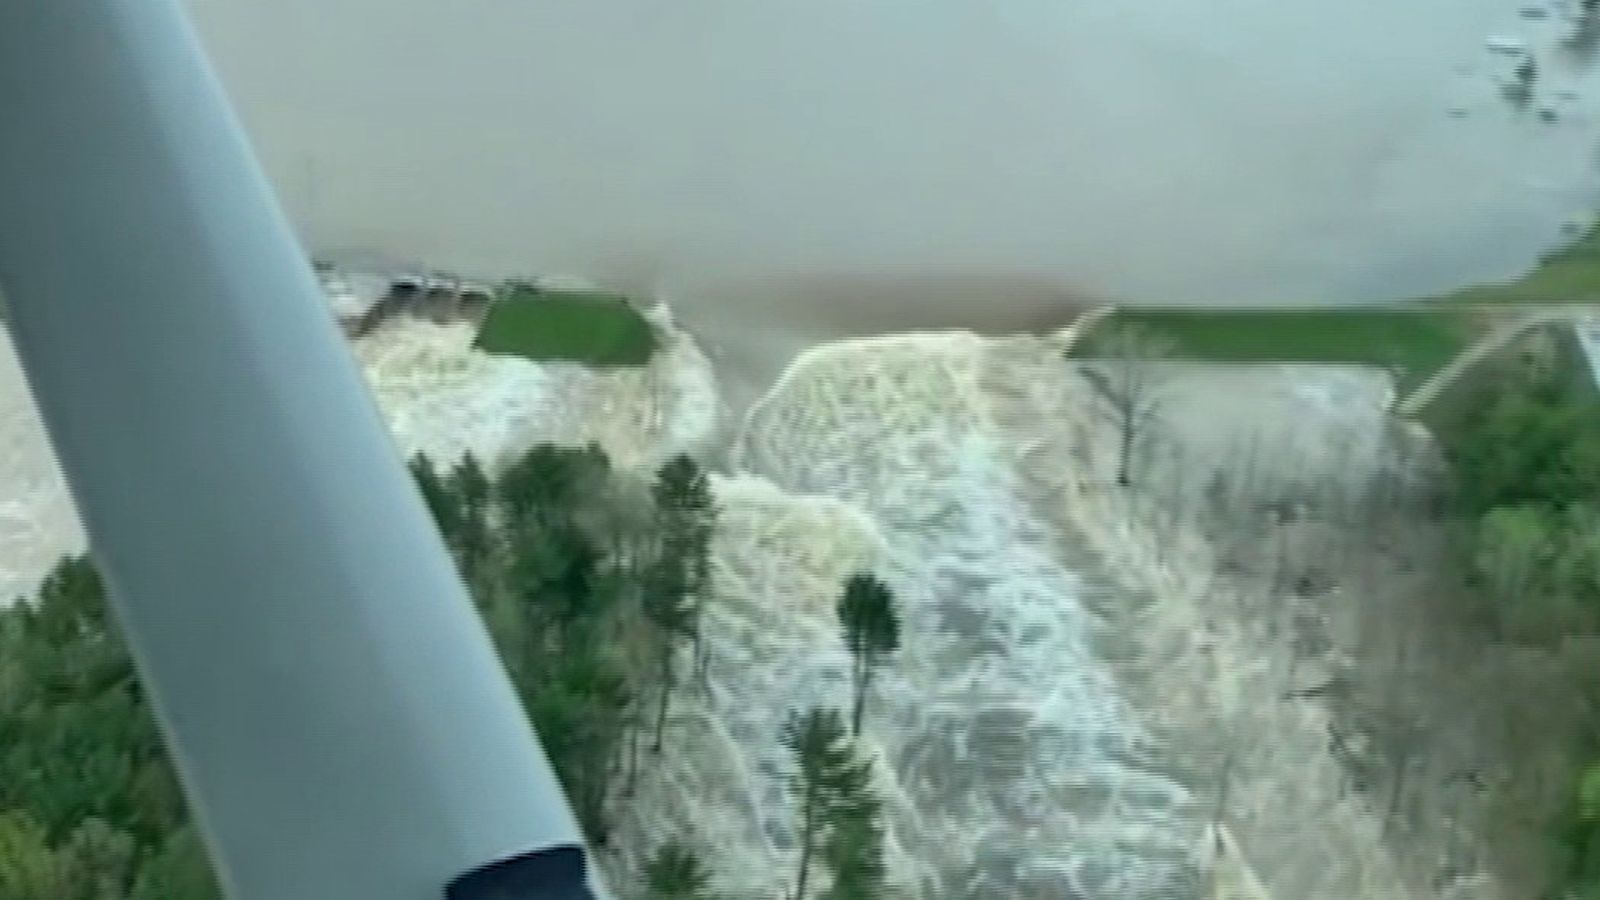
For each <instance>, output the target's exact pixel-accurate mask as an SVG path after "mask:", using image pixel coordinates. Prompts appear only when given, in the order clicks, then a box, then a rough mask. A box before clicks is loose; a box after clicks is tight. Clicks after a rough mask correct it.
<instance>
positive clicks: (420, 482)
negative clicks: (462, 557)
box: [410, 453, 461, 552]
mask: <svg viewBox="0 0 1600 900" xmlns="http://www.w3.org/2000/svg"><path fill="white" fill-rule="evenodd" d="M410 468H411V477H412V478H414V479H415V480H416V482H417V489H418V490H420V491H421V492H422V499H423V501H425V502H426V503H427V504H428V512H429V513H431V514H432V515H433V522H434V524H435V525H437V526H438V528H439V534H440V535H441V536H442V537H443V538H444V542H445V545H446V546H448V547H449V548H450V549H451V550H452V552H453V551H454V550H455V548H456V543H457V540H458V538H459V536H460V533H461V508H460V505H459V504H457V502H456V498H455V495H454V494H453V493H452V492H451V490H450V486H449V485H448V484H446V483H445V480H444V479H443V478H440V477H439V473H438V471H437V470H436V469H434V467H433V460H431V459H429V458H428V457H427V454H424V453H418V454H417V455H415V456H413V457H411V463H410Z"/></svg>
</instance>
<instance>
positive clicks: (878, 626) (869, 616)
mask: <svg viewBox="0 0 1600 900" xmlns="http://www.w3.org/2000/svg"><path fill="white" fill-rule="evenodd" d="M839 622H840V624H841V625H842V626H843V627H844V641H845V645H846V646H847V647H849V648H850V656H851V660H852V671H851V674H852V676H853V682H852V683H853V685H854V690H855V702H854V705H853V707H852V709H851V715H850V731H851V733H852V734H860V733H861V714H862V711H863V710H864V709H865V708H866V702H867V690H868V688H869V687H870V686H871V684H872V676H873V674H874V673H875V672H876V670H877V668H878V667H879V666H880V665H882V663H883V661H884V658H885V657H887V656H888V655H889V654H891V653H893V652H895V651H896V650H898V649H900V617H899V615H898V614H897V613H896V612H895V608H894V595H893V594H892V593H891V592H890V591H889V586H888V585H886V584H884V583H883V582H882V581H879V580H878V579H877V578H876V577H874V576H872V575H855V576H852V577H851V579H850V580H849V581H848V582H846V584H845V589H844V595H843V596H842V597H840V598H839Z"/></svg>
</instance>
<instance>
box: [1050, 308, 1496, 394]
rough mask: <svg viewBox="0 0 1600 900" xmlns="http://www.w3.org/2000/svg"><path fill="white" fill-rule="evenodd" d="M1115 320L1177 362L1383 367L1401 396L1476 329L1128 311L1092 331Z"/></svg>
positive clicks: (1396, 321) (1443, 323) (1359, 319)
mask: <svg viewBox="0 0 1600 900" xmlns="http://www.w3.org/2000/svg"><path fill="white" fill-rule="evenodd" d="M1116 322H1122V323H1126V324H1136V325H1138V326H1139V327H1140V328H1141V329H1143V330H1146V331H1149V332H1151V333H1153V334H1158V335H1161V336H1163V337H1164V338H1166V339H1167V340H1169V341H1170V342H1171V343H1172V354H1171V355H1172V356H1173V357H1174V358H1176V359H1190V360H1201V361H1207V362H1240V363H1247V362H1260V363H1271V362H1292V363H1349V364H1353V365H1372V366H1382V367H1387V368H1392V369H1395V370H1396V371H1397V372H1398V374H1399V378H1400V386H1401V389H1402V390H1404V389H1406V388H1409V387H1413V386H1415V385H1416V384H1418V383H1420V382H1421V381H1423V380H1424V379H1426V378H1427V377H1428V376H1429V375H1430V374H1432V373H1433V372H1434V371H1436V370H1437V369H1439V367H1441V366H1443V365H1444V364H1445V363H1446V362H1448V361H1449V360H1450V358H1451V357H1453V356H1454V355H1455V354H1456V353H1457V352H1459V351H1460V350H1461V349H1462V348H1463V347H1465V346H1466V345H1467V344H1468V343H1470V342H1471V340H1472V338H1473V337H1474V336H1475V335H1476V334H1477V333H1478V331H1479V325H1478V322H1477V319H1476V317H1474V316H1471V315H1468V314H1465V313H1463V312H1462V311H1461V310H1455V309H1443V308H1432V307H1428V308H1418V307H1404V308H1399V309H1375V308H1371V307H1360V308H1349V307H1336V308H1311V309H1265V310H1256V309H1191V308H1180V309H1172V308H1161V309H1147V308H1130V309H1120V310H1118V311H1117V312H1116V313H1115V314H1113V316H1112V318H1111V319H1110V320H1109V321H1108V322H1105V323H1101V325H1100V326H1097V327H1101V328H1103V327H1106V326H1107V325H1110V324H1112V323H1116ZM1092 346H1093V341H1089V342H1087V344H1086V347H1092ZM1081 352H1084V353H1089V352H1092V350H1087V349H1085V350H1083V351H1081Z"/></svg>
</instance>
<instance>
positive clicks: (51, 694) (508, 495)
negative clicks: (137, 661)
mask: <svg viewBox="0 0 1600 900" xmlns="http://www.w3.org/2000/svg"><path fill="white" fill-rule="evenodd" d="M411 470H412V474H413V475H414V476H415V479H416V481H417V485H418V487H419V489H420V491H421V493H422V495H423V498H424V499H425V501H426V502H427V505H428V508H429V510H430V511H431V513H432V514H433V517H434V519H435V521H436V522H437V523H438V526H439V530H440V533H441V535H442V536H443V537H444V539H445V542H446V544H447V546H448V547H449V549H450V552H451V553H452V554H453V555H454V557H455V559H456V561H457V563H458V565H459V568H460V570H461V573H462V576H463V579H464V580H465V581H466V583H467V585H468V587H469V589H470V591H471V594H472V596H473V598H474V601H475V603H476V604H477V606H478V609H479V611H480V613H481V614H482V615H483V617H484V620H485V622H486V623H487V625H488V627H489V631H490V634H491V636H492V638H493V639H494V641H495V644H496V646H497V648H498V649H499V651H500V655H501V659H502V661H503V662H504V664H505V666H506V669H507V672H508V673H509V675H510V677H511V680H512V682H513V684H514V686H515V688H516V690H517V692H518V694H519V696H520V697H521V699H522V702H523V704H524V707H525V709H526V710H527V712H528V715H529V717H530V719H531V720H532V722H533V723H534V725H535V726H536V728H537V729H538V731H539V734H540V736H541V738H542V739H543V741H544V744H545V749H546V751H547V753H548V754H549V757H550V759H551V762H552V764H553V765H554V767H555V769H556V771H557V774H558V776H559V777H560V779H561V781H562V784H563V785H564V787H565V788H566V792H567V795H568V798H569V800H570V802H571V804H572V806H573V809H574V812H575V813H576V814H577V816H578V819H579V821H580V823H581V824H582V826H583V828H584V831H585V833H586V835H587V837H588V839H589V841H590V843H591V846H593V847H594V848H595V849H597V850H599V851H601V852H605V850H606V848H607V847H608V844H609V843H610V835H611V832H612V828H613V823H614V821H615V818H616V815H617V813H618V810H619V808H620V807H621V805H622V804H624V803H626V802H627V800H628V798H629V796H630V795H631V794H632V792H633V790H634V786H635V784H636V782H637V780H638V778H639V775H640V772H641V770H642V768H643V767H646V766H648V765H650V758H651V757H652V756H654V755H655V754H659V753H661V752H664V750H665V749H666V748H667V747H669V746H670V744H671V740H672V730H673V726H672V715H671V711H672V708H673V702H674V700H675V698H677V697H678V696H680V695H681V694H682V692H683V690H684V689H685V688H686V687H687V686H689V685H690V684H692V683H693V681H694V680H695V679H698V678H703V677H705V671H706V666H707V665H708V660H707V659H706V656H705V652H704V648H705V645H704V642H703V641H702V631H701V629H702V615H701V610H702V607H703V604H704V602H705V599H706V597H707V595H708V593H709V590H710V572H711V562H710V553H711V541H712V537H713V535H714V533H715V528H716V518H717V510H716V506H715V503H714V499H713V496H712V493H711V488H710V483H709V479H708V478H707V475H706V473H705V472H704V470H703V469H702V468H701V467H700V466H699V465H698V464H696V463H695V462H694V461H693V460H692V459H690V458H689V457H687V456H679V457H675V458H673V459H671V460H669V461H668V462H667V463H666V464H665V465H663V466H662V467H661V468H660V470H659V471H658V472H656V473H655V477H654V479H653V480H651V481H649V482H648V483H645V482H644V481H643V480H642V479H639V478H636V477H635V476H632V475H631V474H630V473H626V472H621V471H617V470H615V469H613V467H612V466H611V464H610V462H609V460H608V459H607V458H606V456H605V454H604V453H603V452H601V450H600V449H599V447H597V446H594V445H591V446H589V447H585V448H571V447H558V446H553V445H540V446H536V447H534V448H532V449H531V450H529V451H528V452H527V453H526V454H524V455H523V456H522V457H521V458H520V459H518V460H517V461H516V462H515V463H513V464H512V465H510V466H508V467H507V468H506V469H505V471H503V472H501V473H499V474H498V476H492V475H491V474H490V473H488V472H486V471H484V469H483V468H482V467H481V466H480V465H479V464H478V462H477V461H476V460H474V459H473V458H472V457H471V456H468V457H465V458H464V459H462V460H461V461H460V462H458V463H456V464H455V465H454V466H452V467H450V468H449V469H448V470H443V471H441V470H440V469H439V468H437V467H436V466H435V465H434V463H433V462H431V461H430V460H428V459H427V458H425V457H421V456H419V457H416V458H414V459H413V460H412V462H411ZM840 592H841V593H840V600H839V612H840V616H841V622H840V635H841V640H842V641H843V642H844V645H845V646H846V647H847V648H848V649H849V650H850V651H851V653H852V654H853V659H854V660H855V665H854V672H855V675H856V679H855V682H854V686H853V690H852V696H851V697H849V698H841V706H844V705H847V704H848V705H849V708H850V709H851V711H852V715H851V719H850V721H851V722H852V723H853V724H854V725H855V726H856V727H855V731H859V727H860V721H861V718H862V715H863V710H864V706H865V703H866V699H867V696H868V692H869V690H870V684H871V681H872V677H873V674H874V673H875V672H876V671H877V670H878V669H879V668H881V667H882V666H883V665H884V664H885V662H886V660H887V658H888V656H889V655H890V654H892V653H893V652H894V651H895V649H896V648H897V647H898V640H899V621H898V617H897V613H896V611H895V609H894V606H893V597H892V596H891V595H890V593H889V590H888V588H887V587H886V586H884V585H883V583H882V582H880V581H878V580H877V579H876V578H874V577H872V576H870V575H866V574H862V575H859V576H856V577H854V578H852V579H851V580H850V582H849V584H848V585H841V586H840ZM845 721H846V720H845V718H844V715H843V714H842V713H841V712H839V711H837V710H833V709H811V710H806V711H803V712H801V711H796V712H795V713H794V714H793V716H792V717H791V719H790V720H789V721H788V723H787V724H786V726H785V727H784V729H783V730H782V733H780V734H774V735H773V736H772V738H773V740H774V741H781V742H782V744H783V746H785V747H786V748H787V749H788V750H789V751H790V753H791V755H792V758H793V771H792V773H791V776H792V777H791V788H792V790H791V795H792V799H793V804H794V816H795V820H794V821H795V830H796V833H797V835H798V836H799V837H798V840H799V843H800V848H801V849H800V853H799V858H798V860H797V862H796V870H795V874H794V877H793V882H792V885H791V888H790V890H789V891H788V894H787V896H788V897H789V898H790V900H868V898H873V897H878V896H881V894H882V890H883V887H884V879H885V871H884V864H883V857H882V853H883V849H882V848H883V839H882V824H881V821H880V816H881V810H880V801H879V799H878V797H877V795H876V794H875V792H874V790H873V787H872V774H871V773H872V765H873V763H872V762H871V760H869V759H867V758H865V757H864V756H863V755H862V754H861V753H860V751H859V750H858V748H857V747H856V744H855V740H854V737H853V734H854V732H853V731H852V730H851V729H849V728H847V726H846V725H845ZM0 734H3V735H5V740H4V741H3V742H0V898H5V900H217V898H219V896H220V895H219V891H218V887H217V885H216V882H215V880H214V878H213V877H212V874H211V870H210V864H209V862H208V860H207V858H206V855H205V851H204V849H203V847H202V845H201V841H200V840H199V838H198V836H197V834H196V833H195V831H194V829H193V827H192V826H191V824H190V821H189V817H188V813H187V810H186V809H185V806H184V801H183V798H182V795H181V793H180V790H179V787H178V783H177V779H176V777H175V774H174V772H173V770H172V767H171V765H170V763H169V762H168V760H167V757H166V754H165V752H164V750H163V747H162V742H161V736H160V734H159V732H158V730H157V727H156V725H155V721H154V719H153V717H152V715H151V712H150V708H149V706H148V704H147V703H146V701H145V699H144V697H143V695H142V694H141V692H140V689H139V684H138V679H137V677H136V674H135V672H134V669H133V666H132V664H131V661H130V659H129V655H128V652H127V650H126V648H125V647H124V645H123V644H122V642H121V641H120V639H119V637H118V635H117V631H116V627H115V623H114V622H112V621H110V620H109V618H108V615H107V609H106V603H105V594H104V588H103V586H102V584H101V581H100V579H99V577H98V575H97V574H96V571H95V569H94V566H93V565H92V563H90V562H89V560H88V559H86V558H83V557H73V558H69V559H66V560H63V561H62V562H61V563H60V564H59V565H58V566H57V568H56V569H55V571H54V572H53V573H52V574H51V575H50V576H49V577H48V578H47V579H46V580H45V582H44V583H43V585H42V586H41V588H40V589H39V591H38V593H37V595H36V596H35V597H33V598H29V599H24V600H19V601H18V602H17V603H15V604H13V605H11V606H9V607H7V608H4V609H0ZM697 848H698V845H697V844H696V843H695V835H693V834H684V835H674V836H666V837H665V839H664V840H663V841H662V843H661V844H660V845H659V846H658V847H656V848H654V851H653V853H651V854H650V858H649V860H648V863H647V864H646V865H645V867H644V870H643V872H642V873H641V881H642V883H641V884H638V885H634V886H631V887H632V890H622V891H621V894H622V896H631V895H642V896H646V897H650V898H656V900H669V898H670V900H709V898H712V897H719V898H720V897H725V896H726V895H725V894H722V893H719V892H718V891H717V890H716V884H715V883H716V873H715V871H714V870H713V868H712V867H710V866H709V865H708V864H707V863H706V861H705V860H704V859H703V858H702V855H701V852H700V850H699V849H697ZM614 887H618V888H626V887H629V886H614Z"/></svg>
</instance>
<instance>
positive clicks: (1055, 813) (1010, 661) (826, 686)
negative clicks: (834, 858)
mask: <svg viewBox="0 0 1600 900" xmlns="http://www.w3.org/2000/svg"><path fill="white" fill-rule="evenodd" d="M983 346H984V342H983V340H982V339H980V338H977V337H975V336H973V335H970V334H941V335H908V336H900V337H894V338H883V339H871V340H864V341H859V342H843V343H837V344H831V345H828V346H825V347H821V348H817V349H815V350H813V351H809V352H807V353H806V354H803V355H802V356H801V357H800V358H799V359H798V360H797V361H796V362H795V364H794V365H793V366H792V367H791V368H790V370H789V371H788V373H787V374H786V375H785V376H784V378H783V379H781V380H780V382H779V384H778V385H777V386H776V387H775V388H774V389H773V390H772V392H771V393H770V394H769V395H768V397H767V398H766V399H765V400H763V402H762V403H761V404H759V405H758V407H757V408H756V409H755V410H754V411H753V412H752V414H751V416H750V419H749V422H748V424H747V426H746V429H745V432H744V434H743V436H742V438H741V441H740V445H739V448H738V454H737V463H738V465H739V466H740V467H741V468H743V469H745V470H748V471H751V472H755V473H759V474H760V475H762V476H765V477H767V478H770V479H771V480H772V481H774V482H775V483H776V484H778V485H779V486H780V487H782V488H784V489H786V490H789V491H794V492H799V493H802V494H810V493H822V494H826V495H828V496H831V497H836V498H840V499H843V500H845V501H847V502H848V503H850V505H851V506H852V507H855V508H858V509H860V510H861V511H862V512H863V513H865V514H866V515H867V516H869V517H870V519H871V520H872V521H874V522H875V523H876V524H877V534H878V540H879V541H881V546H882V549H881V550H880V551H879V552H877V553H876V554H875V556H876V566H875V570H876V571H877V572H878V574H880V575H881V576H883V577H885V578H886V579H887V580H888V581H889V583H890V585H891V586H892V587H893V588H894V589H895V591H896V594H897V596H898V597H899V598H900V602H901V604H902V607H903V613H904V616H905V625H906V631H905V638H904V649H903V650H902V652H901V654H900V656H899V657H898V658H897V660H896V661H895V664H894V665H893V667H892V668H891V669H890V670H889V671H888V672H887V673H886V676H887V677H885V678H884V679H883V681H882V684H881V687H880V689H879V690H878V692H877V696H876V697H875V701H874V703H875V705H874V707H873V710H872V715H871V716H870V717H869V724H868V728H867V735H868V742H869V745H871V746H873V747H874V748H876V749H877V750H878V751H879V752H880V753H881V754H882V758H883V761H884V763H885V766H886V771H887V772H888V773H891V775H890V778H891V781H892V784H893V790H892V796H893V797H894V799H895V801H896V812H897V815H896V817H895V818H894V828H893V835H894V837H895V839H896V845H897V847H898V850H899V852H900V853H901V854H904V857H905V859H904V860H903V861H902V863H901V865H902V867H903V870H904V871H905V872H907V873H910V874H914V875H915V876H916V885H917V886H918V887H920V888H921V889H922V890H923V892H924V895H926V896H930V897H964V896H974V897H994V898H1018V900H1021V898H1101V897H1104V898H1112V897H1118V898H1158V897H1184V896H1189V895H1190V894H1189V892H1190V891H1192V889H1193V885H1194V879H1195V872H1194V871H1193V869H1192V865H1191V851H1192V850H1193V848H1194V847H1195V846H1196V844H1197V842H1198V837H1199V832H1198V827H1197V826H1198V821H1197V819H1196V817H1195V808H1194V803H1193V798H1192V797H1191V795H1190V794H1189V792H1188V791H1187V790H1186V789H1185V788H1184V787H1182V786H1181V785H1180V784H1179V783H1178V782H1177V781H1176V780H1175V779H1174V778H1173V777H1171V775H1170V773H1168V772H1167V771H1165V769H1164V766H1163V762H1162V760H1161V753H1160V752H1159V750H1158V748H1157V746H1156V744H1155V742H1154V741H1153V740H1152V739H1151V736H1150V735H1149V734H1147V733H1146V732H1145V731H1144V730H1143V729H1142V728H1141V727H1140V726H1139V725H1138V724H1137V721H1136V717H1135V716H1133V715H1131V714H1130V712H1129V710H1128V709H1127V708H1126V704H1125V701H1124V699H1123V698H1122V696H1121V694H1120V691H1119V689H1118V687H1117V685H1116V684H1115V683H1114V682H1113V681H1112V679H1111V678H1110V676H1109V673H1107V672H1106V671H1105V670H1104V669H1103V667H1102V666H1101V665H1100V664H1099V663H1098V662H1097V660H1096V656H1095V650H1094V643H1095V637H1096V631H1097V628H1098V627H1099V626H1098V624H1097V622H1096V618H1095V616H1094V615H1093V614H1092V613H1090V612H1089V611H1088V610H1087V609H1085V608H1084V607H1083V605H1082V604H1081V603H1079V602H1078V599H1077V596H1076V593H1077V589H1078V583H1077V579H1076V576H1075V575H1074V573H1072V572H1070V571H1068V570H1066V569H1065V568H1064V567H1063V566H1062V564H1061V562H1060V561H1059V560H1058V559H1056V558H1055V557H1054V554H1053V552H1052V547H1051V541H1052V539H1053V534H1052V532H1051V530H1050V528H1049V527H1048V525H1047V523H1044V522H1042V521H1039V520H1037V519H1035V518H1034V517H1033V516H1032V515H1031V513H1030V512H1029V510H1028V509H1027V507H1026V505H1025V504H1024V503H1023V502H1021V498H1020V497H1019V496H1018V490H1019V485H1018V484H1017V482H1016V481H1015V478H1014V476H1013V474H1012V472H1011V471H1010V469H1009V467H1008V465H1007V463H1006V459H1007V457H1006V451H1005V449H1004V448H1002V447H1001V446H1000V445H999V444H998V438H999V435H998V434H997V432H996V429H995V424H994V422H993V421H992V420H991V418H990V416H989V412H988V409H987V400H986V398H985V396H984V394H983V393H982V391H981V390H980V385H979V380H978V379H979V375H980V372H979V366H980V365H981V362H982V359H983ZM837 592H838V586H837V585H835V586H834V587H833V591H832V594H831V595H825V596H824V597H823V598H822V602H824V603H829V602H831V601H832V600H834V599H836V596H837ZM773 599H774V600H776V599H777V598H773ZM825 624H826V625H828V626H832V627H828V628H826V629H825V630H823V631H822V633H821V634H820V635H818V637H817V638H813V639H812V642H811V643H816V642H817V641H818V639H819V638H820V645H819V646H818V647H816V648H814V649H812V648H795V650H794V651H792V652H791V653H790V654H786V657H787V658H781V659H777V660H773V661H772V665H774V667H775V671H780V672H782V673H783V677H782V678H781V680H778V681H775V682H769V683H768V687H769V689H774V690H776V693H774V694H765V695H764V696H762V695H752V694H746V695H745V696H741V697H739V698H738V701H737V702H738V705H740V706H746V705H754V706H759V707H763V708H765V709H767V710H768V713H767V714H768V715H770V716H773V717H774V720H776V715H777V713H778V712H780V711H782V710H784V709H787V708H793V707H794V706H796V705H803V704H807V703H814V702H828V703H833V704H839V705H843V704H844V703H845V699H846V696H847V694H846V685H845V683H844V672H845V669H844V668H843V663H844V657H843V652H842V647H841V646H840V644H839V638H838V635H837V627H836V625H834V624H833V623H832V622H826V623H825ZM830 647H831V650H827V651H823V648H830ZM819 651H822V652H819ZM775 728H776V724H775V721H774V723H773V724H772V726H771V728H769V732H773V733H775V732H774V729H775ZM757 746H759V744H758V745H757Z"/></svg>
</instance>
